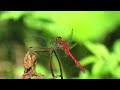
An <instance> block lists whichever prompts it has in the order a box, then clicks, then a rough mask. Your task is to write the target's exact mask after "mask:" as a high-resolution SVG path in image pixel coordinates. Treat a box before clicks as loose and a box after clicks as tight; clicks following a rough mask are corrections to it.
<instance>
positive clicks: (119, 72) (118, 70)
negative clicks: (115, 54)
mask: <svg viewBox="0 0 120 90" xmlns="http://www.w3.org/2000/svg"><path fill="white" fill-rule="evenodd" d="M112 75H113V76H114V77H115V78H120V67H117V68H116V69H114V71H113V72H112Z"/></svg>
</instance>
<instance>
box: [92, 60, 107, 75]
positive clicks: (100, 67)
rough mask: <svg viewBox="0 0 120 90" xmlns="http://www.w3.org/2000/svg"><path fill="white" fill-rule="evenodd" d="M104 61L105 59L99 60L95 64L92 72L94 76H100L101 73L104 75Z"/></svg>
mask: <svg viewBox="0 0 120 90" xmlns="http://www.w3.org/2000/svg"><path fill="white" fill-rule="evenodd" d="M104 65H105V64H104V61H103V60H99V59H98V60H97V61H96V62H95V64H94V65H93V67H92V70H91V72H92V75H93V76H98V77H99V76H100V75H102V74H103V73H105V72H104Z"/></svg>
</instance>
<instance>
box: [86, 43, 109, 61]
mask: <svg viewBox="0 0 120 90" xmlns="http://www.w3.org/2000/svg"><path fill="white" fill-rule="evenodd" d="M84 45H85V46H86V47H87V48H88V49H89V50H90V51H91V52H92V53H93V54H94V55H95V56H97V57H99V58H103V59H107V57H108V56H109V51H108V49H107V47H106V46H105V45H103V44H100V43H92V42H89V41H88V42H85V43H84Z"/></svg>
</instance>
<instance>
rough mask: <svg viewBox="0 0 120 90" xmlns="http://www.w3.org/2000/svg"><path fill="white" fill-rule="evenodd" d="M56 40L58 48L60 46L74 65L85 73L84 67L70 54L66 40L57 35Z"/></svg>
mask: <svg viewBox="0 0 120 90" xmlns="http://www.w3.org/2000/svg"><path fill="white" fill-rule="evenodd" d="M56 42H57V44H58V46H59V47H60V48H62V49H63V50H64V51H65V53H66V54H67V55H69V56H70V57H71V58H72V59H73V60H74V62H75V63H76V65H77V66H78V67H79V68H80V69H81V70H82V71H83V72H84V73H85V69H84V68H83V67H82V65H81V64H80V63H79V61H78V60H77V59H76V58H75V57H74V56H73V55H72V54H71V52H70V49H69V44H68V43H67V41H64V40H62V37H57V38H56Z"/></svg>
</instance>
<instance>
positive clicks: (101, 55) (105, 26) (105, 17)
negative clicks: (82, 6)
mask: <svg viewBox="0 0 120 90" xmlns="http://www.w3.org/2000/svg"><path fill="white" fill-rule="evenodd" d="M72 29H73V37H72V41H74V42H77V45H76V46H75V47H74V48H72V49H71V52H72V54H73V55H74V56H75V57H76V58H77V60H78V61H79V62H80V63H81V64H82V65H83V67H84V68H85V70H86V73H83V72H82V71H81V70H80V69H79V68H78V67H77V66H76V65H75V63H74V62H73V61H72V59H71V58H70V57H69V56H67V57H66V58H61V63H62V69H63V76H64V78H66V79H106V78H120V66H119V64H120V12H119V11H1V12H0V78H5V79H8V78H14V79H16V78H21V76H22V75H23V73H24V67H23V60H24V56H25V54H26V52H27V48H28V46H31V47H32V46H34V45H35V46H39V44H40V42H39V40H35V38H34V36H33V37H28V36H27V34H28V33H30V34H33V35H36V36H40V37H43V38H45V39H46V41H45V42H46V43H47V44H49V42H50V40H55V38H56V37H57V36H61V37H62V38H63V39H64V40H66V39H67V37H68V36H69V35H70V33H71V30H72ZM30 43H31V44H30ZM60 56H62V54H60ZM37 61H38V62H37V68H36V70H37V72H38V73H41V74H43V75H44V76H45V78H50V77H52V76H51V73H50V68H49V57H46V56H42V57H40V58H39V59H38V60H37ZM53 63H54V69H55V73H56V75H58V74H59V70H58V69H59V66H58V63H57V60H56V58H55V57H54V59H53Z"/></svg>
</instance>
